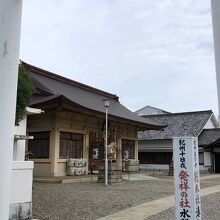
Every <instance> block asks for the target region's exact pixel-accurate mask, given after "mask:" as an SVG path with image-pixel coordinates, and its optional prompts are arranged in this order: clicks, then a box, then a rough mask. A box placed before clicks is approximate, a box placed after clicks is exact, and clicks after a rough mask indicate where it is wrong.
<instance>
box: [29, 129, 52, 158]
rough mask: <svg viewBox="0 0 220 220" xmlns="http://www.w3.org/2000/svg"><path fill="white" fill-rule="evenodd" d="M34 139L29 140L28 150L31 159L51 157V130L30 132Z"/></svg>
mask: <svg viewBox="0 0 220 220" xmlns="http://www.w3.org/2000/svg"><path fill="white" fill-rule="evenodd" d="M29 135H30V136H33V137H34V139H30V140H29V141H28V151H30V152H31V154H30V156H29V157H30V158H31V159H38V158H49V149H50V132H49V131H48V132H30V133H29Z"/></svg>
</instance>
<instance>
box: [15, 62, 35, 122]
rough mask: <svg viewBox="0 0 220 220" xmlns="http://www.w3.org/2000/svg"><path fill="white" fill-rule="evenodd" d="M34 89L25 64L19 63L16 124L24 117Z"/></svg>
mask: <svg viewBox="0 0 220 220" xmlns="http://www.w3.org/2000/svg"><path fill="white" fill-rule="evenodd" d="M34 90H35V88H34V86H33V84H32V81H31V77H30V75H28V74H27V72H26V69H25V67H24V65H23V64H19V69H18V88H17V104H16V118H15V125H19V122H20V121H21V120H22V119H24V116H25V113H26V107H27V106H29V104H30V102H31V97H32V94H33V92H34Z"/></svg>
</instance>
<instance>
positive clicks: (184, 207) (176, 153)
mask: <svg viewBox="0 0 220 220" xmlns="http://www.w3.org/2000/svg"><path fill="white" fill-rule="evenodd" d="M173 158H174V182H175V201H176V220H201V200H200V181H199V158H198V139H197V138H195V137H175V138H173Z"/></svg>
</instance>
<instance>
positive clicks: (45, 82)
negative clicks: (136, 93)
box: [23, 62, 166, 130]
mask: <svg viewBox="0 0 220 220" xmlns="http://www.w3.org/2000/svg"><path fill="white" fill-rule="evenodd" d="M23 64H24V65H25V67H26V69H27V71H28V72H29V74H30V75H31V78H32V81H33V83H34V85H35V86H36V87H37V91H39V90H40V94H35V95H34V96H33V99H32V102H31V106H40V105H42V104H43V103H46V102H48V101H51V100H56V99H58V98H62V100H63V99H65V100H68V101H69V102H71V103H72V104H74V105H77V106H79V107H81V108H84V109H85V110H88V111H93V112H95V113H97V114H102V115H104V114H105V107H104V102H103V100H104V99H109V100H110V106H109V108H108V113H109V115H111V116H114V117H117V118H118V119H123V120H126V121H127V122H129V123H131V124H135V125H136V126H137V127H138V129H140V130H145V129H162V128H164V127H166V125H165V124H163V123H160V122H157V121H155V120H153V119H146V118H142V117H139V116H138V115H137V114H135V113H134V112H132V111H130V110H129V109H127V108H126V107H125V106H123V105H122V104H120V102H119V97H118V96H116V95H113V94H111V93H108V92H105V91H102V90H99V89H96V88H93V87H90V86H88V85H85V84H82V83H79V82H76V81H73V80H71V79H68V78H65V77H63V76H59V75H57V74H54V73H51V72H49V71H46V70H43V69H41V68H38V67H35V66H33V65H30V64H27V63H25V62H23ZM42 94H44V95H43V96H42Z"/></svg>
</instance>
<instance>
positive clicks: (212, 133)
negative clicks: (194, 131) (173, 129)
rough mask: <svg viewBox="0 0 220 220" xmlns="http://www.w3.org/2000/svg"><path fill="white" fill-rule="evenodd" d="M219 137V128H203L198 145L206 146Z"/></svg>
mask: <svg viewBox="0 0 220 220" xmlns="http://www.w3.org/2000/svg"><path fill="white" fill-rule="evenodd" d="M218 139H220V128H213V129H204V130H203V131H202V132H201V134H200V135H199V146H206V145H209V144H211V143H213V142H215V141H217V140H218Z"/></svg>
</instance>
